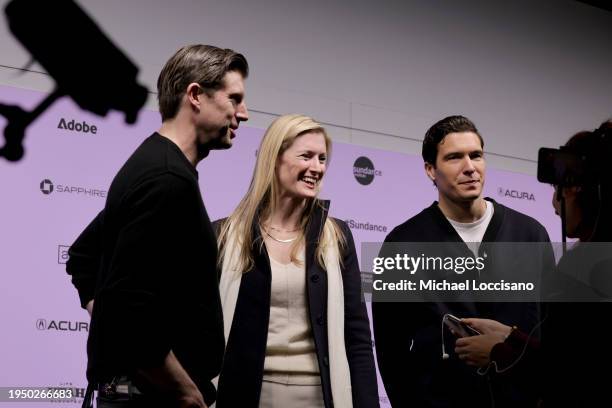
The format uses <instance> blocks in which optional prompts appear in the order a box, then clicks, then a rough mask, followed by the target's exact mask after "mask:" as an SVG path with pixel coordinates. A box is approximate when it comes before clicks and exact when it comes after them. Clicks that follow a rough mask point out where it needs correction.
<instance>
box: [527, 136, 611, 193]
mask: <svg viewBox="0 0 612 408" xmlns="http://www.w3.org/2000/svg"><path fill="white" fill-rule="evenodd" d="M593 134H594V135H595V136H596V137H597V142H596V144H595V146H592V148H591V149H589V150H590V151H589V152H586V153H585V152H578V151H577V150H576V149H573V148H572V147H569V146H561V147H560V148H559V149H550V148H547V147H542V148H540V150H539V151H538V181H539V182H541V183H548V184H552V185H555V186H564V187H570V186H597V185H599V184H601V183H602V182H604V181H609V180H607V179H608V178H609V177H606V169H607V168H609V165H610V164H609V160H610V158H611V157H612V156H610V154H612V131H611V130H610V129H609V128H605V127H603V126H602V127H600V128H599V129H597V130H595V131H593ZM604 166H605V167H604ZM608 172H609V170H608Z"/></svg>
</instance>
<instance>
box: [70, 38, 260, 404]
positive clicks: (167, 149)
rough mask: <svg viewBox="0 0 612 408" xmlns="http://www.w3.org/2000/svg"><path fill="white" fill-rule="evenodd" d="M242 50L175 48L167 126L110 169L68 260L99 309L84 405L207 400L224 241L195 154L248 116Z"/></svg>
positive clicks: (221, 140)
mask: <svg viewBox="0 0 612 408" xmlns="http://www.w3.org/2000/svg"><path fill="white" fill-rule="evenodd" d="M248 70H249V67H248V63H247V61H246V59H245V58H244V56H242V55H241V54H238V53H236V52H234V51H232V50H229V49H221V48H217V47H213V46H208V45H191V46H185V47H183V48H181V49H179V50H178V51H177V52H176V53H175V54H174V55H173V56H172V57H171V58H170V59H169V60H168V62H167V63H166V65H165V66H164V68H163V69H162V71H161V73H160V75H159V79H158V82H157V89H158V100H159V111H160V113H161V118H162V125H161V128H160V129H159V130H158V131H157V132H155V133H153V134H152V135H151V136H149V137H148V138H147V139H145V140H144V142H143V143H142V144H141V145H140V147H138V149H136V151H135V152H134V153H133V154H132V156H131V157H130V158H129V159H128V160H127V162H126V163H125V164H124V165H123V167H122V168H121V169H120V170H119V172H118V173H117V175H116V176H115V178H114V180H113V182H112V184H111V187H110V189H109V192H108V197H107V201H106V205H105V207H104V210H103V211H102V212H101V213H100V214H99V215H98V217H96V219H95V220H94V221H93V222H92V223H91V224H90V225H89V226H88V227H87V228H86V229H85V231H83V233H82V234H81V235H80V236H79V238H78V239H77V241H76V242H75V243H74V244H73V245H72V247H71V249H70V257H71V258H70V261H69V262H68V263H67V271H68V273H69V274H71V275H72V279H73V283H74V285H75V286H76V288H77V289H78V291H79V297H80V299H81V304H82V306H83V307H85V308H87V310H88V311H89V312H90V313H91V314H92V320H91V330H90V333H89V339H88V342H87V352H88V357H89V361H88V367H87V378H88V380H89V384H90V385H89V387H88V395H87V397H86V398H85V402H84V405H86V404H87V403H89V401H90V400H91V399H92V397H91V391H92V390H93V389H97V390H98V407H130V408H132V407H190V408H191V407H198V408H200V407H207V406H208V405H210V404H211V403H213V402H214V401H215V399H216V390H215V387H214V386H213V384H212V383H211V380H212V379H213V378H214V377H216V376H217V375H218V374H219V371H220V369H221V362H222V359H223V351H224V336H223V319H222V314H221V304H220V299H219V290H218V286H217V274H216V263H217V244H216V238H215V234H214V232H213V230H212V227H211V225H210V220H209V217H208V214H207V212H206V208H205V206H204V203H203V202H202V196H201V194H200V189H199V185H198V172H197V171H196V165H197V164H198V162H199V161H200V160H202V159H203V158H204V157H206V156H207V155H208V153H209V151H210V150H212V149H227V148H229V147H231V145H232V142H233V139H234V137H235V136H236V134H235V131H236V129H237V128H238V125H239V123H240V122H242V121H246V120H247V119H248V112H247V109H246V104H245V101H244V93H245V92H244V80H245V79H246V77H247V75H248Z"/></svg>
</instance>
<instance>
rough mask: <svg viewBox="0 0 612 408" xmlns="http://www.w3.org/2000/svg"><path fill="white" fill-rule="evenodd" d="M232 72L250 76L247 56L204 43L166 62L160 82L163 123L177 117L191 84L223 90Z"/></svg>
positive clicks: (210, 90) (205, 88)
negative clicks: (224, 82)
mask: <svg viewBox="0 0 612 408" xmlns="http://www.w3.org/2000/svg"><path fill="white" fill-rule="evenodd" d="M230 71H238V72H240V73H241V74H242V76H243V77H244V78H246V77H247V76H248V75H249V64H248V62H247V60H246V58H245V57H244V55H242V54H239V53H237V52H236V51H234V50H230V49H229V48H225V49H224V48H218V47H215V46H212V45H202V44H195V45H187V46H184V47H182V48H181V49H179V50H178V51H177V52H176V53H174V55H173V56H172V57H170V59H169V60H168V62H166V65H164V68H163V69H162V70H161V72H160V74H159V78H158V79H157V100H158V101H159V113H160V114H161V117H162V121H165V120H167V119H172V118H173V117H175V116H176V114H177V112H178V110H179V106H180V102H181V98H182V97H183V95H184V94H185V91H186V90H187V86H188V85H189V84H190V83H192V82H195V83H197V84H199V85H201V86H202V88H204V90H205V91H206V92H210V93H212V92H214V91H215V90H217V89H220V88H221V86H222V85H223V78H224V77H225V74H226V73H227V72H230Z"/></svg>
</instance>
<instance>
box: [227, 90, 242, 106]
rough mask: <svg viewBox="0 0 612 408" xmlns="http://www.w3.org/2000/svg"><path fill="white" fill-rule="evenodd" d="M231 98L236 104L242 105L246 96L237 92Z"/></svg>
mask: <svg viewBox="0 0 612 408" xmlns="http://www.w3.org/2000/svg"><path fill="white" fill-rule="evenodd" d="M229 97H230V98H232V99H233V100H235V101H236V102H238V103H240V102H242V99H243V98H244V95H243V94H242V93H238V92H235V93H232V94H230V95H229Z"/></svg>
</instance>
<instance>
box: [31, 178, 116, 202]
mask: <svg viewBox="0 0 612 408" xmlns="http://www.w3.org/2000/svg"><path fill="white" fill-rule="evenodd" d="M40 191H41V192H42V193H43V194H45V195H49V194H51V193H52V192H53V191H56V192H58V193H68V194H77V195H85V196H88V197H99V198H106V190H98V189H95V188H89V187H82V186H68V185H65V184H57V185H55V184H53V182H52V181H51V180H49V179H44V180H43V181H41V182H40Z"/></svg>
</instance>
